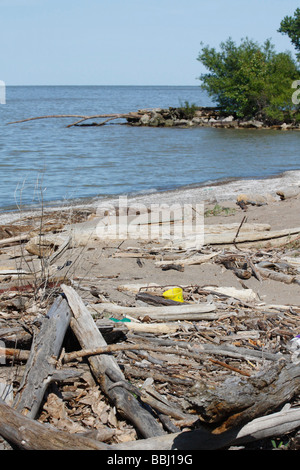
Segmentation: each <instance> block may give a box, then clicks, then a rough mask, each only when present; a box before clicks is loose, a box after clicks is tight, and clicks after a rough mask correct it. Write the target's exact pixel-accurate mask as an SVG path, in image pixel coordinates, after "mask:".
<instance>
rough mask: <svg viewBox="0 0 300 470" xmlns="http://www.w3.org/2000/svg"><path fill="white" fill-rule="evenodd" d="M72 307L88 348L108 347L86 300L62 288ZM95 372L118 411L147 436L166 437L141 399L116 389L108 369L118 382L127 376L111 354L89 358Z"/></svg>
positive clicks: (75, 323)
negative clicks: (141, 402)
mask: <svg viewBox="0 0 300 470" xmlns="http://www.w3.org/2000/svg"><path fill="white" fill-rule="evenodd" d="M62 289H63V292H64V293H65V295H66V297H67V300H68V303H69V305H70V308H71V310H72V313H73V317H74V318H72V320H71V328H72V330H73V332H74V334H75V336H76V337H77V339H78V341H79V343H80V345H81V347H82V348H84V349H93V348H95V349H96V348H97V347H101V346H107V344H106V342H105V340H104V338H103V336H102V335H101V333H100V331H99V329H98V328H97V326H96V324H95V322H94V320H93V318H92V316H91V314H90V313H89V311H88V309H87V308H86V306H85V305H84V303H83V301H82V299H81V298H80V297H79V295H78V294H77V293H76V292H75V291H74V289H73V288H72V287H69V286H65V285H64V286H62ZM89 363H90V366H91V369H92V372H93V374H94V376H95V378H96V380H97V381H98V382H99V384H100V386H101V389H102V391H103V393H104V394H105V395H106V396H107V397H108V398H109V399H110V400H111V401H112V402H113V403H114V405H115V407H116V409H117V410H118V411H119V413H121V414H122V415H123V416H125V417H126V418H127V419H128V420H130V421H131V422H132V423H133V424H134V426H135V427H136V428H137V429H138V430H139V432H140V433H141V434H142V436H144V437H151V436H158V435H162V434H164V432H163V430H162V428H161V426H160V425H159V424H158V423H157V421H156V420H155V418H154V417H153V416H152V414H150V412H148V411H147V410H146V409H145V408H144V407H143V406H142V405H141V404H140V403H139V402H138V400H137V399H136V398H135V397H134V396H133V395H132V394H131V393H130V392H128V391H127V390H126V389H124V388H122V387H116V388H112V389H111V390H110V387H111V386H112V385H113V382H112V381H111V379H110V378H109V377H108V375H107V374H106V370H113V372H115V374H116V377H117V380H118V381H125V380H126V379H125V377H124V375H123V373H122V371H121V369H120V368H119V366H118V364H117V362H116V361H115V359H114V358H113V357H111V356H109V355H107V354H104V355H101V356H93V357H90V358H89Z"/></svg>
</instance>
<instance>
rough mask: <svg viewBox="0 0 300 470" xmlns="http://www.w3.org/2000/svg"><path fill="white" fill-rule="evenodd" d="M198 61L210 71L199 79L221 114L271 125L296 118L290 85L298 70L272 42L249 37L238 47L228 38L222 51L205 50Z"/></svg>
mask: <svg viewBox="0 0 300 470" xmlns="http://www.w3.org/2000/svg"><path fill="white" fill-rule="evenodd" d="M198 60H199V61H200V62H201V63H202V64H203V65H204V66H205V67H206V69H207V70H208V73H204V74H202V75H201V76H200V77H199V79H200V80H201V82H202V84H201V87H202V88H203V89H204V90H206V91H207V92H208V94H209V95H210V96H211V97H212V98H213V100H214V101H215V102H216V103H217V104H218V106H219V107H220V108H221V110H222V111H224V112H226V113H232V114H234V115H236V116H237V117H239V118H243V117H254V116H255V117H257V118H263V119H267V120H269V121H272V122H274V121H281V120H283V119H285V120H291V119H293V118H295V112H296V111H297V109H296V106H295V104H293V102H292V89H291V84H292V82H293V81H295V80H297V79H299V78H300V74H299V70H298V68H297V64H296V62H295V61H294V60H293V58H292V55H291V54H290V53H289V52H284V53H276V52H275V50H274V46H273V45H272V44H271V42H270V40H267V41H265V43H264V44H263V45H262V46H261V45H259V44H258V43H256V42H254V41H252V40H249V39H248V38H246V39H242V41H241V44H240V45H236V43H235V42H234V41H233V40H232V39H231V38H229V39H227V41H225V42H222V43H221V44H220V50H219V51H217V50H216V49H215V48H213V47H209V46H205V47H202V50H201V52H200V53H199V56H198Z"/></svg>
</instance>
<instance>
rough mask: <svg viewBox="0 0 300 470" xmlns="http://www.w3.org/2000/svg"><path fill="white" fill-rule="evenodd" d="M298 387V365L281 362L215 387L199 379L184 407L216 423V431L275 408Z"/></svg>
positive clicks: (299, 382) (299, 383)
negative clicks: (217, 426) (253, 374)
mask: <svg viewBox="0 0 300 470" xmlns="http://www.w3.org/2000/svg"><path fill="white" fill-rule="evenodd" d="M299 390H300V364H294V363H286V362H285V361H280V362H279V363H277V364H276V365H273V366H272V367H270V368H269V369H267V370H262V371H260V372H259V373H258V374H256V375H255V376H252V377H250V378H248V379H239V378H230V379H227V380H225V381H224V382H222V383H221V384H219V385H218V387H214V386H212V384H208V383H207V382H206V383H204V382H198V383H197V384H196V385H195V386H194V387H193V389H192V390H191V396H189V397H187V407H188V408H189V406H192V407H193V409H195V410H198V411H199V412H200V413H201V416H202V418H203V419H204V420H205V421H207V422H210V423H219V424H220V425H219V428H218V429H217V431H215V432H224V431H226V430H228V429H230V428H233V427H235V426H239V425H242V424H244V423H245V422H247V421H250V420H252V419H254V418H257V417H258V416H263V415H265V414H267V413H270V412H272V411H274V410H275V409H277V408H278V407H279V406H280V405H282V404H284V403H286V402H288V401H289V400H291V399H292V398H293V397H294V396H295V395H296V394H297V393H299ZM188 403H189V404H190V405H188Z"/></svg>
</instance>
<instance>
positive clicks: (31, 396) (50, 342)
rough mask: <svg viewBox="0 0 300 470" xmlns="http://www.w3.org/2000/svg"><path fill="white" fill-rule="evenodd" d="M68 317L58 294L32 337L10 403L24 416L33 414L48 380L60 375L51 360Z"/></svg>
mask: <svg viewBox="0 0 300 470" xmlns="http://www.w3.org/2000/svg"><path fill="white" fill-rule="evenodd" d="M70 319H71V312H70V308H69V306H68V304H67V302H66V300H65V299H63V298H62V297H58V298H57V299H56V300H55V301H54V303H53V305H52V307H51V308H50V310H49V312H48V314H47V316H46V317H45V318H44V320H43V322H42V326H41V329H40V331H39V332H38V334H37V335H36V336H35V337H34V339H33V343H32V347H31V351H30V356H29V359H28V361H27V364H26V371H25V374H24V377H23V380H22V383H21V385H20V388H19V390H18V392H17V394H16V397H15V402H14V407H15V408H16V409H17V410H18V411H20V412H22V413H23V414H25V415H27V416H28V417H31V418H35V417H36V415H37V413H38V411H39V408H40V405H41V402H42V400H43V397H44V394H45V391H46V389H47V387H48V385H49V383H50V382H51V381H53V380H57V379H58V377H59V375H60V374H63V372H61V373H60V372H59V371H55V360H56V359H58V356H59V354H60V351H61V347H62V342H63V340H64V337H65V333H66V330H67V328H68V326H69V323H70ZM75 372H76V371H75ZM61 377H62V376H61Z"/></svg>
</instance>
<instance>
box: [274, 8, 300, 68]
mask: <svg viewBox="0 0 300 470" xmlns="http://www.w3.org/2000/svg"><path fill="white" fill-rule="evenodd" d="M278 32H279V33H282V34H287V35H288V37H289V38H290V40H291V42H292V44H293V45H294V47H295V48H296V50H297V51H299V52H298V54H297V57H298V60H300V8H297V9H296V10H295V13H294V17H292V16H286V17H285V18H283V20H282V21H281V23H280V28H279V29H278Z"/></svg>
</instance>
